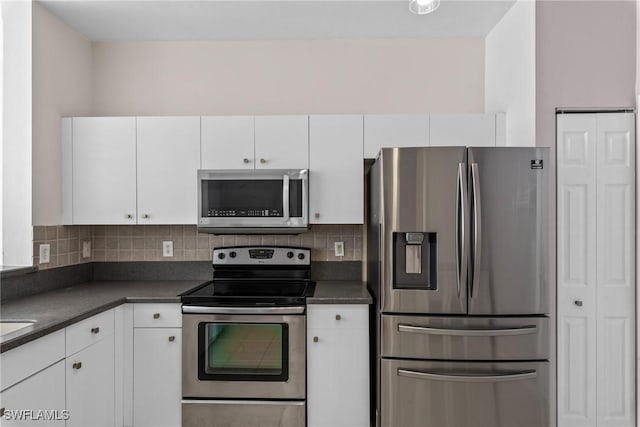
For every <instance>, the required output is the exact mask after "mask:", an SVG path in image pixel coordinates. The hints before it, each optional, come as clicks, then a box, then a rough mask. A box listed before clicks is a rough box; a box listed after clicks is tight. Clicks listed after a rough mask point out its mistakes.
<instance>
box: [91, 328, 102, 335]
mask: <svg viewBox="0 0 640 427" xmlns="http://www.w3.org/2000/svg"><path fill="white" fill-rule="evenodd" d="M98 332H100V328H91V333H92V334H97V333H98Z"/></svg>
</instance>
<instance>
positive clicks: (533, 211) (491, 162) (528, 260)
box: [469, 147, 551, 315]
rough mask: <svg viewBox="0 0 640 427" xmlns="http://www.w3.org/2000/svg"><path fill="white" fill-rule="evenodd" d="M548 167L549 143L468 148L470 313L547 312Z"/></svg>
mask: <svg viewBox="0 0 640 427" xmlns="http://www.w3.org/2000/svg"><path fill="white" fill-rule="evenodd" d="M536 161H541V162H542V163H537V164H536V163H534V162H536ZM550 167H551V165H550V163H549V150H548V149H547V148H523V147H493V148H470V149H469V175H470V177H469V187H470V199H471V201H470V205H471V211H472V213H471V218H472V220H471V232H470V234H471V240H472V241H471V243H470V245H471V247H472V249H471V254H472V256H471V258H470V262H469V265H470V281H469V314H484V315H508V314H546V313H548V312H549V301H548V299H549V288H550V283H551V279H550V277H549V191H548V190H549V168H550Z"/></svg>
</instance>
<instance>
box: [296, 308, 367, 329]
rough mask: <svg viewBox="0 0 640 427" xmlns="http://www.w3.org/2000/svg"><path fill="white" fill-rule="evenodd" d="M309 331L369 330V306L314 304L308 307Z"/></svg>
mask: <svg viewBox="0 0 640 427" xmlns="http://www.w3.org/2000/svg"><path fill="white" fill-rule="evenodd" d="M307 328H308V329H332V328H336V329H368V328H369V306H368V305H367V304H313V305H308V306H307Z"/></svg>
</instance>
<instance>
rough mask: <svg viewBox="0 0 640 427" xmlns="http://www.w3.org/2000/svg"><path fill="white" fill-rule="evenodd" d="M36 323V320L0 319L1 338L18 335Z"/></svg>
mask: <svg viewBox="0 0 640 427" xmlns="http://www.w3.org/2000/svg"><path fill="white" fill-rule="evenodd" d="M35 323H36V321H35V320H0V340H2V339H6V338H8V336H9V335H16V334H18V333H19V332H22V330H23V329H25V328H29V327H31V326H33V325H34V324H35Z"/></svg>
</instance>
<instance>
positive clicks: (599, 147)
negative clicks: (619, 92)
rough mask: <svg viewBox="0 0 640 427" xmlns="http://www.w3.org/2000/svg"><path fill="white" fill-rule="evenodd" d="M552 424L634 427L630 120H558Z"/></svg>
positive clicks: (610, 115) (603, 115) (608, 116)
mask: <svg viewBox="0 0 640 427" xmlns="http://www.w3.org/2000/svg"><path fill="white" fill-rule="evenodd" d="M557 132H558V134H557V158H558V187H557V188H558V190H557V191H558V194H557V197H558V218H557V221H558V425H559V426H560V427H564V426H584V427H592V426H593V427H594V426H598V427H601V426H629V427H631V426H633V425H635V141H634V135H635V131H634V118H633V114H627V113H615V114H614V113H599V114H562V115H558V118H557Z"/></svg>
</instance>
